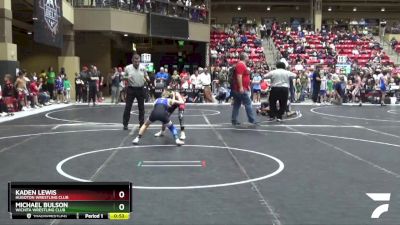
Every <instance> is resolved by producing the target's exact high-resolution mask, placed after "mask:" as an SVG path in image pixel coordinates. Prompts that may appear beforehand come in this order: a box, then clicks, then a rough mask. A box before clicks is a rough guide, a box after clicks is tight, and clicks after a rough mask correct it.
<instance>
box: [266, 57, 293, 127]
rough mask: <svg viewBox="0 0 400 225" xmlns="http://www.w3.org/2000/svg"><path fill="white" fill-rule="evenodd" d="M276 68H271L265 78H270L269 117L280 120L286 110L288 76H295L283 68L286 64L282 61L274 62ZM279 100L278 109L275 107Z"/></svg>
mask: <svg viewBox="0 0 400 225" xmlns="http://www.w3.org/2000/svg"><path fill="white" fill-rule="evenodd" d="M276 68H277V69H276V70H273V71H271V72H269V73H267V75H266V76H265V78H267V79H271V92H270V95H269V105H270V107H271V115H270V119H271V120H273V119H274V118H275V117H276V118H277V119H276V120H277V121H278V122H280V121H281V120H282V115H283V114H284V113H285V111H286V110H287V101H288V95H289V85H290V84H289V82H290V79H289V78H290V77H296V74H294V73H292V72H290V71H287V70H285V68H286V66H285V63H283V62H278V63H277V64H276ZM277 101H279V110H278V109H277V108H276V102H277Z"/></svg>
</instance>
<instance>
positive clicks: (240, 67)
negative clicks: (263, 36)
mask: <svg viewBox="0 0 400 225" xmlns="http://www.w3.org/2000/svg"><path fill="white" fill-rule="evenodd" d="M239 59H240V61H239V62H238V63H237V64H236V66H235V74H234V77H233V84H232V97H233V109H232V125H240V123H239V122H238V121H237V118H238V115H239V109H240V106H241V105H242V104H243V105H244V107H245V109H246V114H247V119H248V120H249V122H250V123H251V124H254V125H257V124H258V122H257V121H256V120H255V117H254V112H253V106H252V102H251V98H250V96H251V91H250V90H251V89H250V72H249V70H248V69H247V66H246V62H247V61H248V60H249V57H248V55H247V54H246V53H241V54H240V56H239Z"/></svg>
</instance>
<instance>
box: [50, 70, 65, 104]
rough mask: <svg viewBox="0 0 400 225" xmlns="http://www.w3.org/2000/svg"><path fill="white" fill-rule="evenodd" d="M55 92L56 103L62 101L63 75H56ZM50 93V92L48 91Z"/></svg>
mask: <svg viewBox="0 0 400 225" xmlns="http://www.w3.org/2000/svg"><path fill="white" fill-rule="evenodd" d="M55 86H56V92H57V104H59V103H60V102H63V101H64V94H63V92H64V81H63V77H62V76H60V75H58V76H57V79H56V80H55ZM50 95H51V93H50Z"/></svg>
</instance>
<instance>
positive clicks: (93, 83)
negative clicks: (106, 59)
mask: <svg viewBox="0 0 400 225" xmlns="http://www.w3.org/2000/svg"><path fill="white" fill-rule="evenodd" d="M98 80H99V76H98V74H97V72H96V71H95V70H94V66H93V65H92V66H90V71H89V73H88V83H89V96H88V106H90V100H92V102H93V106H96V95H97V94H96V92H97V81H98Z"/></svg>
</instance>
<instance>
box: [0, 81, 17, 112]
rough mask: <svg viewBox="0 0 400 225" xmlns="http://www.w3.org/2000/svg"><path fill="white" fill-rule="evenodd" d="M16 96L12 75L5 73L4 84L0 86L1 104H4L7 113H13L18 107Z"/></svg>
mask: <svg viewBox="0 0 400 225" xmlns="http://www.w3.org/2000/svg"><path fill="white" fill-rule="evenodd" d="M16 97H17V91H16V89H15V87H14V84H13V81H12V76H11V75H10V74H6V75H5V76H4V86H3V88H2V99H3V104H5V105H6V108H7V114H8V115H13V113H14V112H16V111H17V109H18V105H17V99H16Z"/></svg>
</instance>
